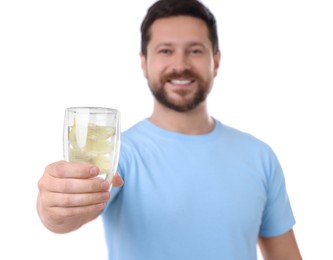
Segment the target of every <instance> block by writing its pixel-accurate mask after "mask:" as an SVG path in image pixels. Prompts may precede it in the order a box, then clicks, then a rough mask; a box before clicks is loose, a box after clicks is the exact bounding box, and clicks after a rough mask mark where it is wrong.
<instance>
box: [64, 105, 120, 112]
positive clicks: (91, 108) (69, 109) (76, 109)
mask: <svg viewBox="0 0 333 260" xmlns="http://www.w3.org/2000/svg"><path fill="white" fill-rule="evenodd" d="M87 110H88V111H89V113H93V114H97V113H105V112H107V113H118V114H119V113H120V111H119V110H118V109H115V108H110V107H94V106H86V107H85V106H78V107H67V108H66V112H72V113H78V112H80V111H87Z"/></svg>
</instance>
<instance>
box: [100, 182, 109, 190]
mask: <svg viewBox="0 0 333 260" xmlns="http://www.w3.org/2000/svg"><path fill="white" fill-rule="evenodd" d="M109 186H110V185H109V183H108V181H103V182H102V183H101V188H102V190H108V189H109Z"/></svg>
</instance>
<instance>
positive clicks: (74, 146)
mask: <svg viewBox="0 0 333 260" xmlns="http://www.w3.org/2000/svg"><path fill="white" fill-rule="evenodd" d="M63 136H64V140H63V144H64V147H63V148H64V158H65V160H67V161H69V162H76V163H91V164H93V165H95V166H97V167H98V168H99V170H100V173H99V177H101V178H103V179H105V180H107V181H108V182H109V183H111V181H112V177H113V176H114V174H115V173H116V171H117V166H118V158H119V147H120V112H119V111H118V110H116V109H112V108H103V107H69V108H67V109H66V110H65V120H64V133H63Z"/></svg>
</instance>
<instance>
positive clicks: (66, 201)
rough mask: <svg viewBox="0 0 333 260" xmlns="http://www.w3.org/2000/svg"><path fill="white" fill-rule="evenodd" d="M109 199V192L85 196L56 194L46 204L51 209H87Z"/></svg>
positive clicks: (86, 194)
mask: <svg viewBox="0 0 333 260" xmlns="http://www.w3.org/2000/svg"><path fill="white" fill-rule="evenodd" d="M109 199H110V192H109V191H104V192H97V193H85V194H66V193H54V194H53V195H52V196H50V197H49V199H48V200H47V201H46V203H47V204H48V206H49V207H62V208H70V207H86V206H91V205H96V204H102V203H106V202H107V201H108V200H109Z"/></svg>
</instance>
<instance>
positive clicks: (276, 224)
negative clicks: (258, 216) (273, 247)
mask: <svg viewBox="0 0 333 260" xmlns="http://www.w3.org/2000/svg"><path fill="white" fill-rule="evenodd" d="M268 171H269V174H268V176H267V200H266V205H265V209H264V212H263V217H262V223H261V227H260V231H259V235H260V236H264V237H274V236H279V235H281V234H283V233H285V232H287V231H289V230H290V229H292V227H293V226H294V225H295V218H294V215H293V212H292V208H291V205H290V201H289V197H288V194H287V190H286V183H285V178H284V174H283V171H282V168H281V166H280V163H279V161H278V159H277V158H276V156H275V154H274V153H273V155H272V157H271V159H270V166H269V170H268Z"/></svg>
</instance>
